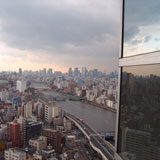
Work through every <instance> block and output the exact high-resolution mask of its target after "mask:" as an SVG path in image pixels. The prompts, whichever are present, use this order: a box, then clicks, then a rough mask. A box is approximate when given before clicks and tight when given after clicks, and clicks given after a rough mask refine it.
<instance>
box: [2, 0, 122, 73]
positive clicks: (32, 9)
mask: <svg viewBox="0 0 160 160" xmlns="http://www.w3.org/2000/svg"><path fill="white" fill-rule="evenodd" d="M119 13H120V2H119V1H118V0H108V1H107V3H106V1H105V0H92V1H90V0H85V1H84V0H76V1H74V0H59V1H52V0H45V1H43V0H34V1H32V0H27V1H22V0H15V1H9V0H6V1H1V5H0V35H1V36H0V70H1V71H4V70H11V71H14V70H15V71H18V68H23V70H26V69H27V70H30V69H32V70H39V69H41V68H52V69H53V71H55V70H59V71H62V72H66V71H67V70H68V68H69V67H79V68H81V67H84V66H85V67H87V68H90V69H93V68H98V69H100V70H101V71H104V70H106V71H108V72H110V71H113V70H115V69H117V66H118V58H117V57H118V52H119V49H118V48H119V31H120V30H119V24H120V22H119V19H120V14H119Z"/></svg>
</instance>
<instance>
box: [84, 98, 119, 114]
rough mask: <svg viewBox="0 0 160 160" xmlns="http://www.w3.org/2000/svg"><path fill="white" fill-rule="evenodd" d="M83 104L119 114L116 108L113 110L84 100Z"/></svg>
mask: <svg viewBox="0 0 160 160" xmlns="http://www.w3.org/2000/svg"><path fill="white" fill-rule="evenodd" d="M81 102H83V103H86V104H91V105H92V106H95V107H99V108H102V109H105V110H110V111H112V112H114V113H116V112H117V110H116V109H115V108H111V107H108V106H105V105H102V104H97V103H94V102H91V101H87V100H83V101H81Z"/></svg>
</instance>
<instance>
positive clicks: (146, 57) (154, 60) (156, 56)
mask: <svg viewBox="0 0 160 160" xmlns="http://www.w3.org/2000/svg"><path fill="white" fill-rule="evenodd" d="M120 7H121V8H120V12H121V15H120V16H121V17H120V48H119V67H118V70H119V71H118V72H119V76H118V108H117V118H116V135H115V148H116V152H117V153H119V150H118V146H119V138H120V135H119V131H120V111H121V98H120V97H121V90H122V87H121V85H122V68H123V67H129V66H139V65H151V64H160V51H159V50H158V51H154V52H148V53H142V54H137V55H132V56H126V57H123V47H124V16H125V0H121V6H120ZM118 159H120V160H121V158H120V157H119V156H118Z"/></svg>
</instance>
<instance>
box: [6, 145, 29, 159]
mask: <svg viewBox="0 0 160 160" xmlns="http://www.w3.org/2000/svg"><path fill="white" fill-rule="evenodd" d="M4 157H5V160H26V153H25V152H24V151H22V150H21V149H18V148H11V149H9V150H6V151H5V153H4Z"/></svg>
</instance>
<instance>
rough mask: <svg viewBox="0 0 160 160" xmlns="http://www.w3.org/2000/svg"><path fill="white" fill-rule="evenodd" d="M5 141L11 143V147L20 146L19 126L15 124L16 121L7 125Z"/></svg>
mask: <svg viewBox="0 0 160 160" xmlns="http://www.w3.org/2000/svg"><path fill="white" fill-rule="evenodd" d="M7 140H8V141H11V142H12V146H13V147H17V146H19V145H20V140H21V133H20V124H19V123H17V120H14V121H13V122H8V123H7Z"/></svg>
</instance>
